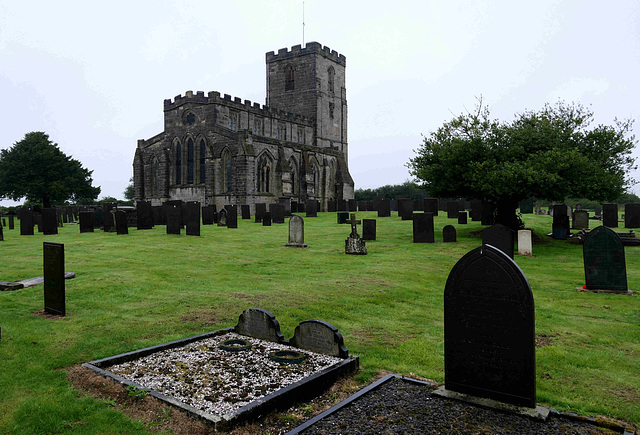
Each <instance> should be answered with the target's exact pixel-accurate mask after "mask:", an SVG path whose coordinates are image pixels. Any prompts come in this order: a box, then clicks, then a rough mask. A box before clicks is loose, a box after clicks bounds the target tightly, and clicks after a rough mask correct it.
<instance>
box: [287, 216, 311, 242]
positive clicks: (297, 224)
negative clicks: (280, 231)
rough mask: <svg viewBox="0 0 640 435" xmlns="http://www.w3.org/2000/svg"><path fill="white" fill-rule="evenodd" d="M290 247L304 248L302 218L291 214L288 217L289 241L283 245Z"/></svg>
mask: <svg viewBox="0 0 640 435" xmlns="http://www.w3.org/2000/svg"><path fill="white" fill-rule="evenodd" d="M284 246H288V247H292V248H306V247H307V244H306V243H304V219H302V217H301V216H298V215H293V216H291V218H289V242H288V243H287V244H286V245H284Z"/></svg>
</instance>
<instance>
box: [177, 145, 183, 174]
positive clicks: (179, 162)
mask: <svg viewBox="0 0 640 435" xmlns="http://www.w3.org/2000/svg"><path fill="white" fill-rule="evenodd" d="M176 184H182V146H181V145H180V142H178V143H177V144H176Z"/></svg>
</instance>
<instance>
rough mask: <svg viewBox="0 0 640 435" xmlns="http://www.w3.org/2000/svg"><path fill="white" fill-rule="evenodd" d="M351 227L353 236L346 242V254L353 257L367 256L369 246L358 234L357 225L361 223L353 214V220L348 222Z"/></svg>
mask: <svg viewBox="0 0 640 435" xmlns="http://www.w3.org/2000/svg"><path fill="white" fill-rule="evenodd" d="M346 223H348V224H350V225H351V234H349V237H347V239H346V240H345V241H344V253H345V254H351V255H367V244H366V243H365V241H364V240H362V238H361V237H360V235H359V234H358V227H357V225H358V224H359V223H360V221H359V220H357V219H356V215H355V213H351V218H350V219H349V220H348V221H347V222H346Z"/></svg>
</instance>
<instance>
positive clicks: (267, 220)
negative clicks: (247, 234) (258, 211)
mask: <svg viewBox="0 0 640 435" xmlns="http://www.w3.org/2000/svg"><path fill="white" fill-rule="evenodd" d="M262 226H263V227H270V226H271V213H269V212H268V211H265V212H264V214H263V215H262Z"/></svg>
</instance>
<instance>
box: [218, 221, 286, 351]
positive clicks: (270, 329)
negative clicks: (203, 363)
mask: <svg viewBox="0 0 640 435" xmlns="http://www.w3.org/2000/svg"><path fill="white" fill-rule="evenodd" d="M220 211H222V210H220ZM234 331H235V333H236V334H240V335H246V336H249V337H255V338H259V339H261V340H267V341H272V342H275V343H283V342H284V341H285V339H284V335H282V333H281V332H280V323H279V322H278V320H276V316H274V315H273V314H271V313H270V312H269V311H267V310H263V309H262V308H249V309H248V310H245V311H244V312H243V313H242V314H240V318H239V319H238V324H237V325H236V326H235V328H234Z"/></svg>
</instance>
